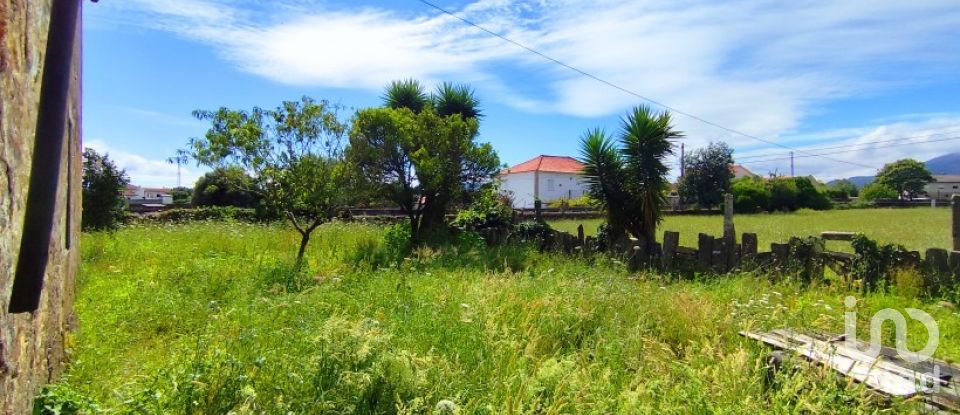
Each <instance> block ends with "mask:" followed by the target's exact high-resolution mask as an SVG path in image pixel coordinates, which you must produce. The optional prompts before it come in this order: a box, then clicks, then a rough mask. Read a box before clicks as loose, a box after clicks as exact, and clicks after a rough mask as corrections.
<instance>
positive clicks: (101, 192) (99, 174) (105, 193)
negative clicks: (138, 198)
mask: <svg viewBox="0 0 960 415" xmlns="http://www.w3.org/2000/svg"><path fill="white" fill-rule="evenodd" d="M128 184H130V179H129V178H127V174H126V172H124V171H123V170H121V169H118V168H117V166H116V165H115V164H113V161H112V160H110V157H109V156H108V155H106V154H104V155H102V156H101V155H100V154H97V152H96V151H94V150H93V149H90V148H86V149H84V150H83V213H82V216H81V219H80V225H81V227H82V228H83V229H84V230H113V229H116V228H117V227H119V226H120V224H121V223H122V222H123V220H124V211H125V210H126V207H127V202H126V199H124V197H123V191H124V190H125V189H126V188H127V185H128Z"/></svg>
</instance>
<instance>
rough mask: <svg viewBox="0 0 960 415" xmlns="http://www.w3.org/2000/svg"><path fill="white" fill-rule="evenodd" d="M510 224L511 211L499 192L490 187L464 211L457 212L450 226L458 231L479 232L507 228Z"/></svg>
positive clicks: (511, 218) (511, 220)
mask: <svg viewBox="0 0 960 415" xmlns="http://www.w3.org/2000/svg"><path fill="white" fill-rule="evenodd" d="M512 222H513V209H512V208H511V207H510V205H509V204H506V203H505V201H504V198H502V197H500V194H499V190H498V189H497V188H496V187H491V188H489V189H485V190H483V191H481V192H480V194H479V196H478V197H477V198H476V200H474V201H473V203H471V204H470V206H468V207H467V208H466V209H463V210H461V211H460V212H457V217H456V218H454V219H453V222H452V223H451V225H452V226H453V227H454V228H457V229H460V230H479V229H486V228H502V227H507V226H510V225H511V224H512Z"/></svg>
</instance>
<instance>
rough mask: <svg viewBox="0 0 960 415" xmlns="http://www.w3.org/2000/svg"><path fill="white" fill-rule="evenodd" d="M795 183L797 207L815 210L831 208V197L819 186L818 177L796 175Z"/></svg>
mask: <svg viewBox="0 0 960 415" xmlns="http://www.w3.org/2000/svg"><path fill="white" fill-rule="evenodd" d="M793 183H794V184H795V185H796V186H797V207H798V208H807V209H814V210H826V209H830V206H831V205H830V199H828V198H827V195H826V194H825V193H824V192H822V191H820V189H818V188H817V185H818V183H817V182H816V179H813V178H811V177H794V178H793Z"/></svg>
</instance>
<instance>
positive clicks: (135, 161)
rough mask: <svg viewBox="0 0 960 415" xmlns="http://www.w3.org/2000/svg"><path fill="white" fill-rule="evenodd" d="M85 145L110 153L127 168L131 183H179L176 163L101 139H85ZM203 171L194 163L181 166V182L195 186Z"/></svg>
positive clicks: (116, 161) (169, 184)
mask: <svg viewBox="0 0 960 415" xmlns="http://www.w3.org/2000/svg"><path fill="white" fill-rule="evenodd" d="M83 146H84V147H89V148H92V149H94V150H96V151H97V152H98V153H100V154H108V155H109V156H110V159H111V160H113V162H114V163H116V165H117V167H119V168H121V169H124V170H126V172H127V175H129V176H130V183H131V184H135V185H138V186H148V187H174V186H176V185H177V165H176V164H170V163H167V161H166V160H151V159H148V158H146V157H143V156H141V155H138V154H136V153H132V152H129V151H123V150H119V149H116V148H113V147H111V146H110V145H109V144H107V143H106V142H105V141H104V140H100V139H93V140H84V142H83ZM203 173H205V171H204V170H202V169H199V168H194V166H193V165H187V166H181V167H180V175H181V184H182V185H183V186H186V187H193V184H194V183H196V181H197V179H198V178H199V177H200V176H201V175H203Z"/></svg>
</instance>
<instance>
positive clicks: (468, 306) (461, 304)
mask: <svg viewBox="0 0 960 415" xmlns="http://www.w3.org/2000/svg"><path fill="white" fill-rule="evenodd" d="M460 307H463V308H470V304H467V303H460Z"/></svg>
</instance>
